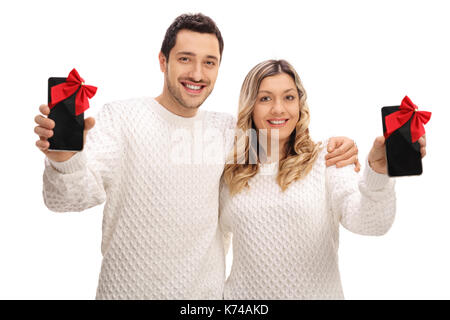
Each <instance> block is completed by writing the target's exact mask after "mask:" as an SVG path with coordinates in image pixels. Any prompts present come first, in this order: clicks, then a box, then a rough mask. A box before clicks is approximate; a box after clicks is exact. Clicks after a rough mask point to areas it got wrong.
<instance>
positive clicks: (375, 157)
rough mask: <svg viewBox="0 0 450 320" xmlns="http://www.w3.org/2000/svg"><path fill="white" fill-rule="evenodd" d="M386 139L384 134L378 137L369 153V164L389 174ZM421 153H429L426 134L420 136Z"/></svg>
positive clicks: (378, 170) (374, 168)
mask: <svg viewBox="0 0 450 320" xmlns="http://www.w3.org/2000/svg"><path fill="white" fill-rule="evenodd" d="M385 141H386V139H385V138H384V136H380V137H377V138H376V139H375V142H374V143H373V147H372V149H371V150H370V153H369V158H368V160H369V166H370V167H371V168H372V170H373V171H375V172H377V173H382V174H387V160H386V147H385ZM419 144H420V154H421V156H422V158H423V157H425V155H426V154H427V151H426V146H427V141H426V138H425V135H423V136H422V137H420V138H419Z"/></svg>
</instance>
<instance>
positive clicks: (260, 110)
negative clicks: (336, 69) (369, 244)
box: [220, 60, 423, 299]
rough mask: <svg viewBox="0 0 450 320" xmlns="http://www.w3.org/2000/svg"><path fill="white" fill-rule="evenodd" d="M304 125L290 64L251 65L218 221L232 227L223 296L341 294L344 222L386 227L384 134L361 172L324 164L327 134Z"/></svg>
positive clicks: (364, 230) (360, 228)
mask: <svg viewBox="0 0 450 320" xmlns="http://www.w3.org/2000/svg"><path fill="white" fill-rule="evenodd" d="M308 125H309V109H308V106H307V104H306V92H305V90H304V88H303V86H302V83H301V81H300V78H299V76H298V74H297V73H296V71H295V70H294V68H293V67H292V66H291V65H290V64H289V63H288V62H286V61H284V60H279V61H276V60H269V61H265V62H262V63H260V64H258V65H257V66H255V67H254V68H253V69H252V70H251V71H250V72H249V74H248V75H247V77H246V78H245V80H244V83H243V85H242V89H241V94H240V99H239V114H238V120H237V129H240V130H237V132H240V133H241V134H240V135H238V137H237V139H236V141H235V148H234V152H233V153H232V154H231V155H230V158H229V160H228V162H227V163H228V164H227V165H226V167H225V170H224V173H223V176H222V185H221V193H220V224H221V228H222V229H223V231H224V233H225V234H232V235H233V237H232V239H233V265H232V268H231V273H230V276H229V278H228V279H227V281H226V284H225V290H224V298H225V299H343V298H344V295H343V291H342V286H341V280H340V275H339V269H338V244H339V224H340V223H341V224H342V225H343V226H344V227H345V228H346V229H348V230H350V231H352V232H354V233H359V234H363V235H383V234H384V233H386V232H387V231H388V230H389V228H390V227H391V225H392V223H393V221H394V216H395V190H394V184H395V181H394V180H393V179H392V178H389V177H388V176H387V175H386V155H385V152H384V138H383V137H378V138H377V139H376V140H375V143H374V146H373V148H372V150H371V151H370V154H369V156H368V158H367V159H366V168H365V171H364V174H363V177H362V178H361V179H360V180H359V181H358V179H359V175H358V174H357V173H356V172H355V171H354V167H353V166H347V167H343V168H340V169H337V168H336V167H335V166H332V167H328V168H327V167H326V166H325V161H324V159H325V155H326V154H327V151H326V148H324V146H326V145H327V143H326V142H325V143H315V142H313V141H312V140H311V138H310V136H309V130H308ZM249 129H250V130H251V129H254V130H255V131H256V132H257V135H256V139H257V140H256V143H254V142H255V139H252V135H251V134H247V135H246V134H245V133H246V132H249V131H248V130H249ZM422 139H423V138H422ZM266 140H267V141H268V143H267V146H266V145H265V144H266V143H265V141H266ZM263 142H264V143H263ZM421 143H423V141H422V142H421ZM277 156H278V159H279V161H275V162H271V161H270V159H273V158H277ZM252 159H256V161H252Z"/></svg>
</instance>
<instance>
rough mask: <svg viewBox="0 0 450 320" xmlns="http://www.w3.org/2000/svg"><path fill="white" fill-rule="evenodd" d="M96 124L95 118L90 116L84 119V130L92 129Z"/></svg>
mask: <svg viewBox="0 0 450 320" xmlns="http://www.w3.org/2000/svg"><path fill="white" fill-rule="evenodd" d="M94 125H95V119H94V118H92V117H89V118H87V119H85V120H84V130H85V131H88V130H91V129H92V128H93V127H94Z"/></svg>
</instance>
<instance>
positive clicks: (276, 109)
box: [271, 101, 284, 114]
mask: <svg viewBox="0 0 450 320" xmlns="http://www.w3.org/2000/svg"><path fill="white" fill-rule="evenodd" d="M283 111H284V107H283V105H282V103H281V102H280V101H274V104H273V105H272V110H271V112H272V114H281V113H283Z"/></svg>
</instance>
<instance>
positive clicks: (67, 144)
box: [48, 77, 84, 151]
mask: <svg viewBox="0 0 450 320" xmlns="http://www.w3.org/2000/svg"><path fill="white" fill-rule="evenodd" d="M66 79H67V78H58V77H51V78H48V103H49V104H50V101H51V87H53V86H55V85H58V84H61V83H63V82H65V81H66ZM77 92H78V90H77ZM77 92H75V93H74V94H73V95H71V96H70V97H68V98H67V99H65V100H63V101H61V102H59V103H58V104H56V105H55V106H54V107H53V108H51V109H50V114H49V115H48V118H50V119H52V120H53V121H55V127H54V128H53V136H51V137H50V138H48V142H49V143H50V146H49V150H51V151H81V150H83V131H84V113H82V114H80V115H78V116H76V115H75V97H76V94H77Z"/></svg>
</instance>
